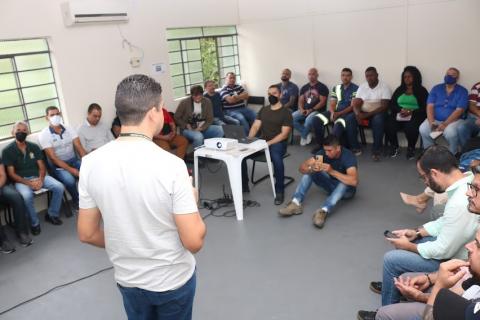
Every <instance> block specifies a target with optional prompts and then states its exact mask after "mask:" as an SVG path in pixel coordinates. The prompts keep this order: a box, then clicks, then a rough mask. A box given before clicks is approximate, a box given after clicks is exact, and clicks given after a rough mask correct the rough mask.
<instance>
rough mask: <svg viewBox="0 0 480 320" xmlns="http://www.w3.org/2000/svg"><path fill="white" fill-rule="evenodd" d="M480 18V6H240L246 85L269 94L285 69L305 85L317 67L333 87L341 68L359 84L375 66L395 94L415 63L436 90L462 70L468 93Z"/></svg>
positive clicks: (476, 76) (477, 77)
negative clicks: (452, 69) (454, 70)
mask: <svg viewBox="0 0 480 320" xmlns="http://www.w3.org/2000/svg"><path fill="white" fill-rule="evenodd" d="M479 12H480V1H478V0H336V1H327V0H297V1H288V0H276V1H274V0H272V1H270V0H269V1H262V2H259V1H257V0H239V16H240V25H239V28H238V29H239V46H240V48H239V49H240V60H241V61H240V62H241V68H242V79H243V80H245V81H246V82H247V85H248V89H249V91H250V92H251V94H254V95H264V94H265V91H266V88H267V87H268V85H270V84H272V83H275V82H278V81H279V78H280V72H281V69H282V68H285V67H289V68H290V69H291V70H292V71H293V81H294V82H296V83H297V84H298V85H299V86H300V85H303V84H305V83H306V82H307V80H306V73H307V70H308V68H310V67H312V66H315V67H317V68H318V69H319V72H320V80H321V81H322V82H324V83H325V84H327V86H328V87H332V86H333V85H335V84H336V83H338V82H339V74H340V70H341V68H342V67H345V66H348V67H351V68H352V69H353V71H354V77H355V78H354V81H355V82H357V83H361V82H363V80H364V78H363V72H364V70H365V68H366V67H368V66H370V65H373V66H375V67H377V70H378V72H379V74H380V77H381V79H383V80H385V81H386V82H387V83H388V84H389V85H390V86H391V87H392V90H393V89H394V88H396V87H397V86H398V85H399V82H400V74H401V71H402V69H403V67H404V66H405V65H416V66H417V67H418V68H419V69H420V70H421V71H422V74H423V77H424V85H425V87H427V89H430V88H431V87H432V85H434V84H436V83H439V82H441V81H442V79H443V74H444V72H445V70H446V69H447V68H448V67H449V66H456V67H458V68H459V69H460V71H461V73H462V74H461V80H460V83H461V84H463V85H464V86H466V87H467V88H468V89H470V87H471V86H472V85H473V84H474V83H475V82H477V81H480V59H478V56H479V54H480V42H479V41H478V32H479V30H480V19H478V13H479Z"/></svg>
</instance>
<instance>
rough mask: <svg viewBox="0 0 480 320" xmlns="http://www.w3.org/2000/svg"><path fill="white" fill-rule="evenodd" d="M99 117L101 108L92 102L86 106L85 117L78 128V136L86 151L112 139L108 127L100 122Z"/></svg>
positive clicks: (90, 150)
mask: <svg viewBox="0 0 480 320" xmlns="http://www.w3.org/2000/svg"><path fill="white" fill-rule="evenodd" d="M101 118H102V108H101V107H100V106H99V105H98V104H96V103H92V104H91V105H90V106H89V107H88V113H87V119H86V120H85V122H84V123H83V124H82V125H81V126H80V127H79V128H78V137H79V138H80V142H81V143H82V146H83V148H84V149H85V151H87V153H90V152H92V151H93V150H95V149H98V148H100V147H101V146H103V145H104V144H107V143H108V142H110V141H112V140H113V139H114V138H113V134H112V132H111V131H110V128H109V127H107V126H106V125H105V124H104V123H103V122H100V119H101Z"/></svg>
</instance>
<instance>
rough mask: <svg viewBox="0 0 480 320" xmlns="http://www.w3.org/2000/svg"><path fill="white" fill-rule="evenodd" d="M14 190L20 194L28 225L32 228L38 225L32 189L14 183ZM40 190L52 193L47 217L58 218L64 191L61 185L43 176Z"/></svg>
mask: <svg viewBox="0 0 480 320" xmlns="http://www.w3.org/2000/svg"><path fill="white" fill-rule="evenodd" d="M36 178H38V177H26V178H25V179H27V180H31V179H36ZM15 188H17V190H18V192H20V194H21V195H22V197H23V201H24V202H25V207H26V209H27V212H28V215H29V216H30V223H31V225H32V227H36V226H38V225H39V224H40V220H38V214H37V211H35V204H34V198H35V194H34V193H33V190H32V188H30V187H29V186H27V185H26V184H23V183H15ZM42 188H45V189H48V190H49V191H50V192H52V199H50V206H49V207H48V215H49V216H51V217H57V218H58V217H59V216H60V208H61V206H62V198H63V192H64V191H65V189H64V188H63V185H62V184H61V183H60V182H58V181H57V180H55V179H54V178H53V177H50V176H45V180H43V186H42Z"/></svg>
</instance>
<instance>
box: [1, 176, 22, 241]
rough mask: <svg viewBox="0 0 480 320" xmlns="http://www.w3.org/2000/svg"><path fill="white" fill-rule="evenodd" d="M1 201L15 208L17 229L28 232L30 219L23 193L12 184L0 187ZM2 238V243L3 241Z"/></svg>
mask: <svg viewBox="0 0 480 320" xmlns="http://www.w3.org/2000/svg"><path fill="white" fill-rule="evenodd" d="M0 203H4V204H8V205H9V206H10V207H12V209H13V219H14V225H13V227H14V228H15V231H16V232H17V233H27V234H28V219H27V216H26V215H25V204H24V201H23V198H22V195H21V194H20V193H19V192H18V191H17V190H16V189H15V187H14V186H13V185H11V184H6V185H4V186H3V187H0ZM1 240H2V239H0V243H2V241H1Z"/></svg>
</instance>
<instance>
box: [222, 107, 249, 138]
mask: <svg viewBox="0 0 480 320" xmlns="http://www.w3.org/2000/svg"><path fill="white" fill-rule="evenodd" d="M227 117H229V118H233V119H234V120H237V121H239V124H241V125H242V126H243V130H244V131H245V134H246V135H247V136H248V133H249V132H250V126H251V125H252V124H253V121H255V118H256V117H257V114H256V113H255V111H253V110H252V109H248V108H247V107H242V108H236V109H233V110H225V119H227V123H228V122H229V118H227ZM229 124H230V123H229Z"/></svg>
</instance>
